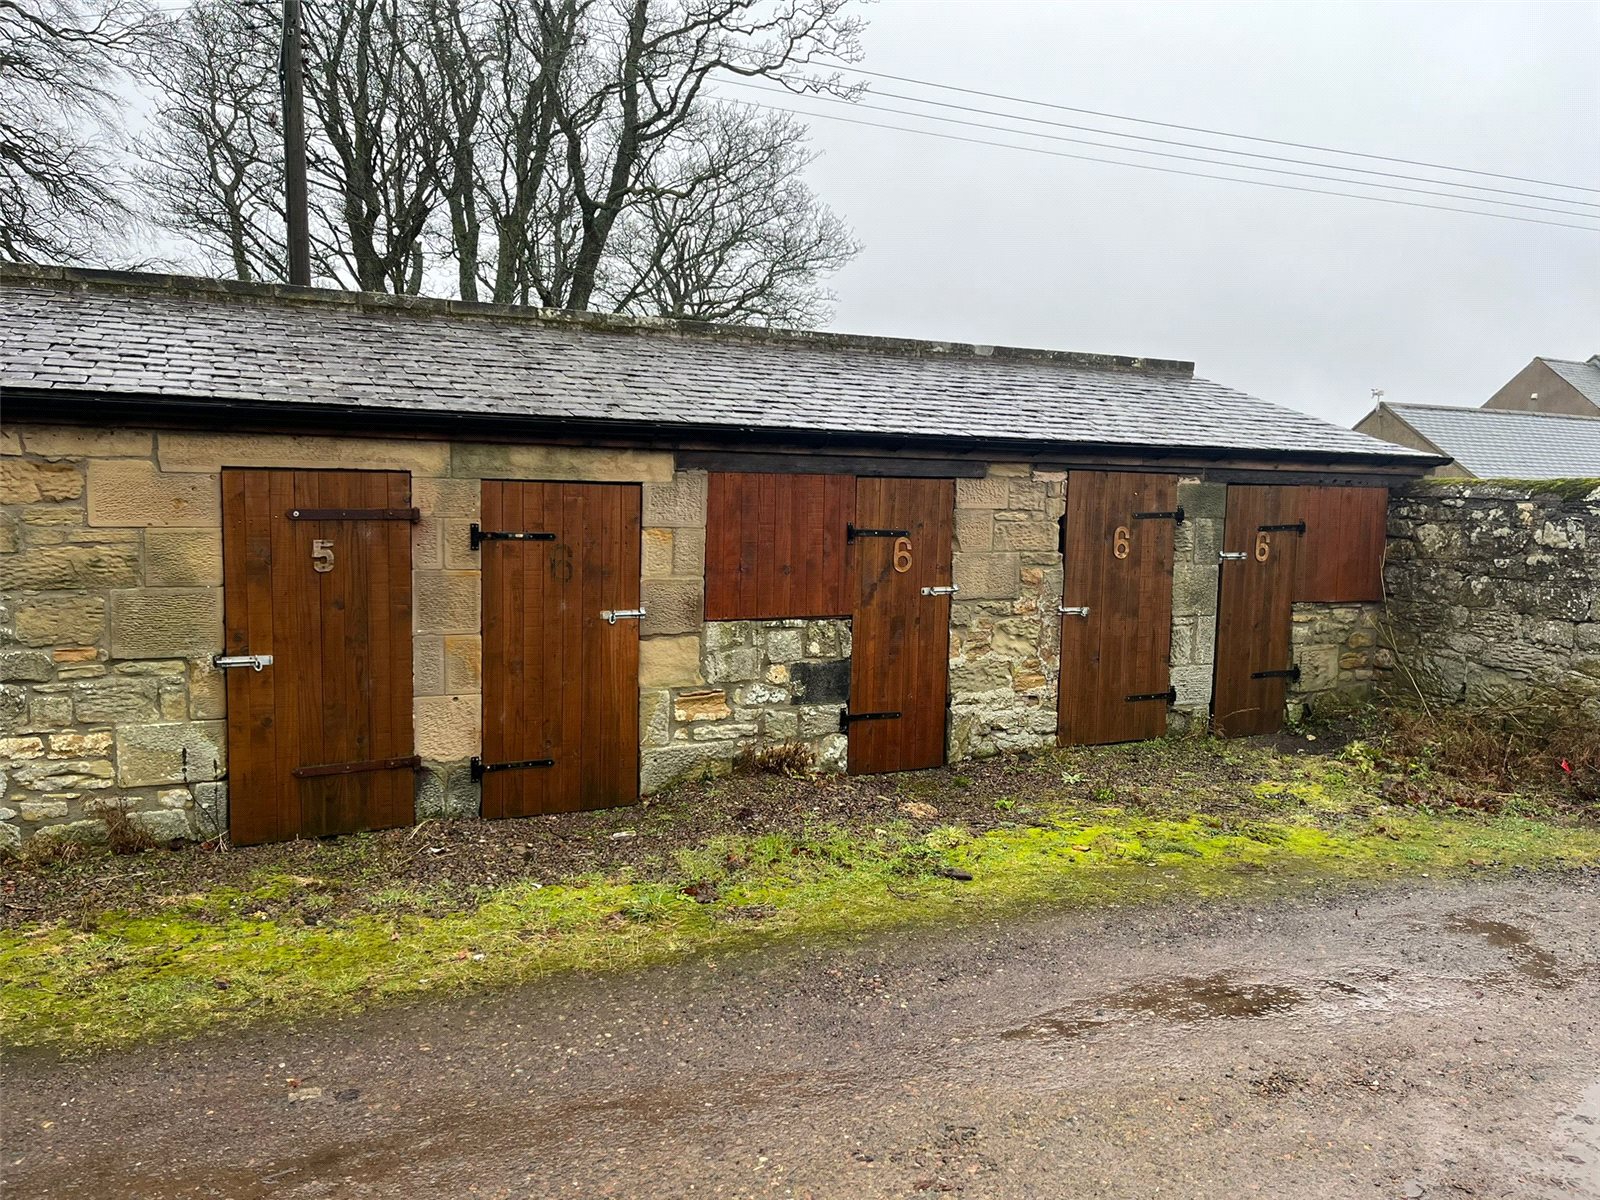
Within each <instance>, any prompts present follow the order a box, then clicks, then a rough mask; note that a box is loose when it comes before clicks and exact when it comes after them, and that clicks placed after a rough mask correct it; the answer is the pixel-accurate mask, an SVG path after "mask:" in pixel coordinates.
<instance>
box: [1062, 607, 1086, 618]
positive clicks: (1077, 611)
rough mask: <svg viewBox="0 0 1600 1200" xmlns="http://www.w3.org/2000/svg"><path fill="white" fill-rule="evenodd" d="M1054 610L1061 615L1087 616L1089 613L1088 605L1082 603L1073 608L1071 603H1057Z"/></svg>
mask: <svg viewBox="0 0 1600 1200" xmlns="http://www.w3.org/2000/svg"><path fill="white" fill-rule="evenodd" d="M1056 612H1057V613H1059V614H1060V615H1061V616H1063V617H1087V616H1088V615H1089V606H1088V605H1087V604H1083V605H1079V606H1078V607H1076V608H1074V607H1072V606H1071V605H1066V604H1058V605H1056Z"/></svg>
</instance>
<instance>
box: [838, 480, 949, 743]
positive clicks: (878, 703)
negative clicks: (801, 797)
mask: <svg viewBox="0 0 1600 1200" xmlns="http://www.w3.org/2000/svg"><path fill="white" fill-rule="evenodd" d="M954 520H955V483H954V481H953V480H949V479H858V480H857V481H856V515H855V521H854V522H853V526H852V528H853V530H854V537H852V538H851V539H850V546H851V549H852V553H853V555H854V561H855V574H856V602H855V611H854V612H853V613H852V623H851V647H852V648H851V658H850V708H849V710H848V712H847V713H846V715H845V720H846V722H847V726H848V729H849V733H850V772H851V774H853V775H866V774H875V773H877V772H881V771H914V770H920V769H922V768H924V767H938V766H942V765H943V764H944V752H945V710H946V699H947V697H948V695H949V668H950V593H949V590H948V589H949V587H950V582H951V580H950V540H951V529H952V526H953V524H954ZM924 589H941V590H938V591H933V592H931V593H925V591H924Z"/></svg>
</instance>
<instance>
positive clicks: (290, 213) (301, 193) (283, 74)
mask: <svg viewBox="0 0 1600 1200" xmlns="http://www.w3.org/2000/svg"><path fill="white" fill-rule="evenodd" d="M278 77H279V79H280V81H281V82H282V84H283V179H284V201H285V209H286V214H285V215H286V216H287V218H288V233H289V246H288V250H289V282H290V283H297V284H300V285H301V286H303V287H310V286H311V225H310V218H309V216H308V215H307V212H306V78H305V59H304V53H303V47H302V45H301V22H300V0H283V50H282V55H281V57H280V58H279V60H278Z"/></svg>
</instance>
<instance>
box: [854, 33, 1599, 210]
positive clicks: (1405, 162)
mask: <svg viewBox="0 0 1600 1200" xmlns="http://www.w3.org/2000/svg"><path fill="white" fill-rule="evenodd" d="M828 61H829V65H831V66H835V67H837V68H838V69H840V70H844V71H850V72H853V73H854V74H857V75H867V76H870V77H871V78H873V79H890V80H893V81H894V82H896V83H910V84H914V85H916V86H918V87H929V88H937V89H939V90H940V91H946V92H960V93H961V94H963V95H966V96H980V97H982V98H983V99H986V100H1005V101H1007V102H1009V103H1011V104H1029V105H1032V106H1034V107H1036V108H1051V109H1055V110H1056V111H1058V112H1070V113H1078V114H1079V115H1081V116H1087V117H1103V118H1105V119H1107V120H1112V121H1131V122H1133V123H1135V124H1139V125H1155V126H1159V127H1160V128H1162V129H1179V130H1182V131H1183V132H1185V133H1203V134H1207V135H1208V136H1211V137H1226V138H1237V139H1239V140H1240V141H1246V142H1259V143H1261V144H1263V145H1267V146H1284V147H1287V148H1289V149H1292V150H1315V151H1317V152H1319V153H1323V154H1343V155H1347V156H1349V157H1351V158H1365V159H1368V160H1369V161H1372V162H1389V163H1399V164H1400V165H1402V166H1407V167H1427V168H1428V169H1429V170H1434V171H1456V172H1458V173H1461V174H1465V175H1482V176H1484V177H1486V178H1489V179H1504V180H1508V181H1510V182H1512V183H1532V184H1536V185H1538V186H1540V187H1558V188H1566V189H1568V190H1570V191H1575V192H1590V193H1594V194H1600V188H1593V187H1584V186H1583V185H1582V184H1577V183H1559V182H1557V181H1555V180H1552V179H1530V178H1528V177H1526V176H1523V175H1507V174H1503V173H1502V172H1499V171H1481V170H1478V169H1477V168H1475V167H1454V166H1450V165H1449V164H1447V163H1434V162H1424V161H1422V160H1419V159H1414V158H1397V157H1394V156H1392V155H1388V154H1367V153H1365V152H1363V151H1360V150H1341V149H1339V148H1338V147H1337V146H1318V145H1316V144H1314V143H1310V142H1291V141H1284V140H1282V139H1279V138H1269V137H1257V136H1255V135H1253V134H1248V133H1229V132H1228V131H1227V130H1225V129H1207V128H1205V127H1204V126H1200V125H1180V124H1178V123H1177V122H1175V121H1157V120H1154V119H1153V118H1150V117H1130V116H1128V115H1126V114H1125V113H1113V112H1101V111H1100V110H1098V109H1093V108H1075V107H1073V106H1072V105H1070V104H1056V103H1053V102H1051V101H1048V100H1030V99H1028V98H1027V97H1026V96H1008V95H1006V94H1005V93H1003V92H986V91H983V90H981V89H979V88H967V87H958V86H956V85H955V84H951V83H936V82H934V81H933V80H931V79H915V78H913V77H911V76H908V75H891V74H889V73H888V72H887V71H869V70H867V69H866V68H865V67H856V66H851V65H850V64H849V63H845V62H837V61H835V60H832V59H830V60H828ZM1219 148H1220V147H1219ZM1438 182H1440V183H1443V182H1445V181H1444V180H1442V179H1441V180H1439V181H1438Z"/></svg>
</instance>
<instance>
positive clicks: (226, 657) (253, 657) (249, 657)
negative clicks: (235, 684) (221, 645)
mask: <svg viewBox="0 0 1600 1200" xmlns="http://www.w3.org/2000/svg"><path fill="white" fill-rule="evenodd" d="M211 665H212V666H214V667H221V668H222V669H223V670H224V671H226V670H228V669H229V668H230V667H249V668H250V669H251V670H252V671H259V670H261V668H262V667H270V666H271V665H272V655H270V654H218V655H217V656H216V657H214V658H213V659H212V660H211Z"/></svg>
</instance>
